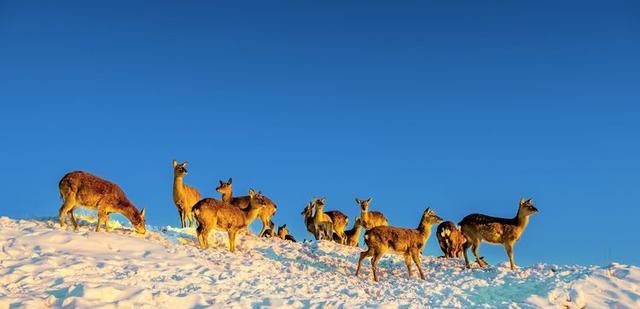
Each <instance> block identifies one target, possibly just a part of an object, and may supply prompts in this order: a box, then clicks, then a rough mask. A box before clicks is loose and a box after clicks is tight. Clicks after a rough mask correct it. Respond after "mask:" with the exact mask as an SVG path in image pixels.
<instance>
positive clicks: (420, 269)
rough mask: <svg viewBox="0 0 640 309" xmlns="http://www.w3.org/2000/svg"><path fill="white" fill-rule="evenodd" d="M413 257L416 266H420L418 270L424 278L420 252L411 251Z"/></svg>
mask: <svg viewBox="0 0 640 309" xmlns="http://www.w3.org/2000/svg"><path fill="white" fill-rule="evenodd" d="M411 257H412V258H413V262H414V263H416V267H418V272H419V273H420V278H422V280H425V279H424V273H423V272H422V266H420V264H422V262H421V261H420V254H419V253H418V252H417V251H414V252H412V253H411Z"/></svg>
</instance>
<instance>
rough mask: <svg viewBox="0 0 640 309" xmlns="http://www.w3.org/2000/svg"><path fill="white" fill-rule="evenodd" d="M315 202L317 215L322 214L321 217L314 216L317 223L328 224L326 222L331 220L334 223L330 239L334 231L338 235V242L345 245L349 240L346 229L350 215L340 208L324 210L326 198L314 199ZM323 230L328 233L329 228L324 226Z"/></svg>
mask: <svg viewBox="0 0 640 309" xmlns="http://www.w3.org/2000/svg"><path fill="white" fill-rule="evenodd" d="M313 204H314V206H315V207H316V212H315V216H316V217H318V215H319V214H321V215H320V218H319V219H315V217H314V219H315V220H316V221H315V222H316V224H317V225H318V224H319V225H321V226H327V224H326V223H324V222H330V223H331V225H332V228H331V230H332V232H331V233H330V235H329V239H331V240H333V233H334V232H335V234H336V235H337V236H338V243H340V244H343V245H344V244H345V243H346V241H347V236H346V235H345V233H344V230H345V229H346V228H347V224H349V217H347V216H346V215H345V214H344V213H342V212H341V211H338V210H331V211H324V206H325V204H326V199H325V198H322V199H314V202H313ZM321 222H323V223H321ZM323 231H324V232H325V234H326V231H327V228H324V229H323Z"/></svg>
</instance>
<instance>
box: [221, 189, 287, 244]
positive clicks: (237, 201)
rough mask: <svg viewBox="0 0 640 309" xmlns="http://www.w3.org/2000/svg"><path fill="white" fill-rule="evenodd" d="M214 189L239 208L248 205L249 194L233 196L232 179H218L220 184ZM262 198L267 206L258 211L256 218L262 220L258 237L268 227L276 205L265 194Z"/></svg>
mask: <svg viewBox="0 0 640 309" xmlns="http://www.w3.org/2000/svg"><path fill="white" fill-rule="evenodd" d="M216 191H217V192H218V193H220V194H221V195H222V200H223V201H225V202H227V203H230V204H231V205H234V206H236V207H239V208H241V209H246V208H247V207H249V196H238V197H233V180H232V179H231V178H229V180H228V181H226V182H225V181H222V180H220V185H218V187H217V188H216ZM263 198H264V200H265V201H266V202H267V206H266V207H264V208H262V209H261V210H260V211H259V212H258V218H260V221H261V222H262V228H261V229H260V233H258V236H259V237H262V236H264V232H265V231H266V230H267V228H269V222H270V221H271V217H273V215H274V214H275V213H276V210H277V209H278V206H276V204H275V203H274V202H273V201H272V200H271V199H269V198H268V197H266V196H263Z"/></svg>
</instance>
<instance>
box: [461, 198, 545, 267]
mask: <svg viewBox="0 0 640 309" xmlns="http://www.w3.org/2000/svg"><path fill="white" fill-rule="evenodd" d="M537 212H538V209H537V208H536V207H534V206H533V201H532V200H531V199H528V200H525V199H524V198H522V199H520V205H519V206H518V213H517V214H516V216H515V217H514V218H496V217H490V216H486V215H482V214H471V215H468V216H466V217H464V219H462V221H460V223H459V225H460V229H461V231H462V234H463V235H464V237H465V238H466V239H467V242H466V243H465V244H464V248H463V253H464V261H465V264H466V266H467V268H469V267H470V265H469V258H468V256H467V249H468V248H469V247H471V248H472V250H473V255H474V256H475V257H476V261H477V262H478V264H479V265H480V267H484V266H486V262H484V261H483V260H482V259H481V258H480V257H478V249H479V248H480V243H481V242H482V241H486V242H488V243H492V244H502V245H504V248H505V250H506V251H507V255H508V256H509V263H510V264H511V270H515V262H514V260H513V246H514V245H515V243H516V241H518V239H520V236H522V232H524V229H525V228H526V227H527V225H528V224H529V216H531V215H533V214H535V213H537Z"/></svg>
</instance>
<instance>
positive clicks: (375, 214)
mask: <svg viewBox="0 0 640 309" xmlns="http://www.w3.org/2000/svg"><path fill="white" fill-rule="evenodd" d="M356 203H357V204H358V205H360V218H362V226H363V227H364V229H365V230H367V231H368V230H370V229H372V228H374V227H376V226H385V225H389V221H387V218H385V216H384V215H383V214H382V213H381V212H379V211H369V204H371V197H369V198H368V199H366V200H361V199H359V198H357V197H356Z"/></svg>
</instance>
